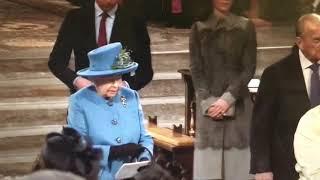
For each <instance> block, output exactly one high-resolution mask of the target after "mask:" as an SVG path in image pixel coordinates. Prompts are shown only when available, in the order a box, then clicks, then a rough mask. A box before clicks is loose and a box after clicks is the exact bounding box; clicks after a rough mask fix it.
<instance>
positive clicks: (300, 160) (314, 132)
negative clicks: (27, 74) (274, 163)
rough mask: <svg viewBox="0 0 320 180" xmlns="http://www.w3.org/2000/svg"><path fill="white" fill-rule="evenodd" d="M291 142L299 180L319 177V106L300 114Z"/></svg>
mask: <svg viewBox="0 0 320 180" xmlns="http://www.w3.org/2000/svg"><path fill="white" fill-rule="evenodd" d="M293 144H294V154H295V157H296V160H297V164H296V167H295V168H296V171H297V172H298V173H299V176H300V178H299V180H318V179H320V156H319V154H318V153H319V152H320V106H316V107H315V108H313V109H311V110H309V111H308V112H307V113H306V114H305V115H304V116H302V118H301V119H300V121H299V124H298V127H297V130H296V133H295V135H294V141H293Z"/></svg>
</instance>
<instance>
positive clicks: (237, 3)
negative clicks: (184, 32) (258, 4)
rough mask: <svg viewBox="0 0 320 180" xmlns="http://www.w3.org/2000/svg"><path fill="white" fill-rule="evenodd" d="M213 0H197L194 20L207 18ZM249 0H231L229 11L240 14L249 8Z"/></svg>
mask: <svg viewBox="0 0 320 180" xmlns="http://www.w3.org/2000/svg"><path fill="white" fill-rule="evenodd" d="M212 1H213V0H201V1H200V0H199V1H198V3H197V7H195V9H196V10H195V12H194V13H193V14H194V21H204V20H206V19H208V17H209V16H210V14H211V13H212V12H213V8H214V5H213V2H212ZM249 6H250V5H249V1H242V0H233V2H232V6H231V9H230V12H232V13H234V14H236V15H242V13H243V11H245V10H247V9H248V8H249Z"/></svg>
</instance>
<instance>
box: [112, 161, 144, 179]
mask: <svg viewBox="0 0 320 180" xmlns="http://www.w3.org/2000/svg"><path fill="white" fill-rule="evenodd" d="M149 164H150V161H142V162H133V163H124V164H123V165H122V166H121V167H120V169H119V170H118V172H117V173H116V175H115V178H116V179H117V180H120V179H126V178H131V177H133V176H135V175H136V174H137V173H138V169H139V168H140V167H143V166H147V165H149Z"/></svg>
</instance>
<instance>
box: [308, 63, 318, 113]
mask: <svg viewBox="0 0 320 180" xmlns="http://www.w3.org/2000/svg"><path fill="white" fill-rule="evenodd" d="M310 69H311V70H312V74H311V79H310V103H311V107H312V108H313V107H315V106H317V105H319V104H320V80H319V64H318V63H313V64H312V65H311V66H310Z"/></svg>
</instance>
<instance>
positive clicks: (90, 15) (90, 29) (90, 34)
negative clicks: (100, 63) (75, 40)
mask: <svg viewBox="0 0 320 180" xmlns="http://www.w3.org/2000/svg"><path fill="white" fill-rule="evenodd" d="M94 2H95V1H92V2H91V3H93V4H91V5H89V6H87V7H86V9H85V11H84V18H83V19H84V24H85V26H83V27H85V28H86V29H85V33H87V35H85V37H87V40H86V42H87V43H88V47H90V49H95V48H97V47H98V44H97V42H96V29H95V28H96V25H95V9H94Z"/></svg>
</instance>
